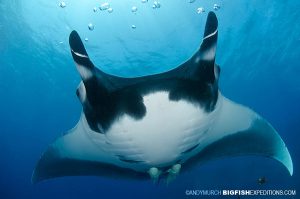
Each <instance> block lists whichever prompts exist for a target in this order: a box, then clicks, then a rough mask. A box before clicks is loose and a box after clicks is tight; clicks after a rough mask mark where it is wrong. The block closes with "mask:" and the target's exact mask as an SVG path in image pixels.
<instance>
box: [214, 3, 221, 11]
mask: <svg viewBox="0 0 300 199" xmlns="http://www.w3.org/2000/svg"><path fill="white" fill-rule="evenodd" d="M220 8H221V6H220V5H219V4H216V3H215V4H214V10H215V11H217V10H219V9H220Z"/></svg>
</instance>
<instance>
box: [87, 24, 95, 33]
mask: <svg viewBox="0 0 300 199" xmlns="http://www.w3.org/2000/svg"><path fill="white" fill-rule="evenodd" d="M88 28H89V30H90V31H92V30H94V28H95V26H94V25H93V24H92V23H89V25H88Z"/></svg>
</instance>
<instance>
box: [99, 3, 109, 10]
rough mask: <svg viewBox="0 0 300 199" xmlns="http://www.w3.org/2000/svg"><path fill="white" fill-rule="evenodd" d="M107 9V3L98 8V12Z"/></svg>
mask: <svg viewBox="0 0 300 199" xmlns="http://www.w3.org/2000/svg"><path fill="white" fill-rule="evenodd" d="M108 8H110V5H109V3H107V2H105V3H102V4H101V5H100V7H99V9H100V10H107V9H108Z"/></svg>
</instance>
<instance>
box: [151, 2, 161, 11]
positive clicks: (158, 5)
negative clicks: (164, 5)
mask: <svg viewBox="0 0 300 199" xmlns="http://www.w3.org/2000/svg"><path fill="white" fill-rule="evenodd" d="M152 8H153V9H157V8H160V2H158V1H154V2H153V6H152Z"/></svg>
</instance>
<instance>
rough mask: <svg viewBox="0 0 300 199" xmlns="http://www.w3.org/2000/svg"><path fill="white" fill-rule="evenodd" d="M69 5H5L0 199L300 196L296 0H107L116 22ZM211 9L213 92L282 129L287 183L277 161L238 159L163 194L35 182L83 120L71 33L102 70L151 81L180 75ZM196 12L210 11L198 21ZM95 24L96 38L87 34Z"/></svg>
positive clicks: (0, 56) (86, 181) (109, 182)
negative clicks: (39, 166) (46, 159)
mask: <svg viewBox="0 0 300 199" xmlns="http://www.w3.org/2000/svg"><path fill="white" fill-rule="evenodd" d="M79 2H80V3H79ZM67 3H68V4H67V7H66V8H64V9H62V8H60V7H58V2H53V1H47V0H39V1H30V0H28V1H26V2H24V1H23V2H21V1H17V0H11V1H0V13H1V15H0V38H1V40H0V110H1V115H0V158H1V160H0V198H51V199H53V198H74V199H75V198H121V197H126V198H127V197H130V198H185V197H187V196H185V190H186V189H297V191H299V190H300V184H299V181H300V174H299V170H298V168H299V151H300V147H299V133H300V122H299V119H300V105H299V102H300V78H299V77H300V64H299V58H300V23H299V21H300V12H299V9H300V3H299V1H298V0H288V1H280V0H277V1H271V0H266V1H260V0H253V1H246V0H241V1H230V0H227V1H226V0H224V1H221V0H220V1H215V2H213V1H208V0H207V1H200V0H196V1H195V2H194V3H188V1H179V0H174V1H171V0H165V1H164V0H162V1H161V4H162V7H161V8H160V9H159V10H153V9H152V8H151V6H152V1H151V0H149V2H148V3H147V4H146V5H144V4H143V5H142V4H141V2H140V1H116V0H114V1H113V0H112V1H111V5H112V6H114V12H113V13H111V14H108V13H99V12H98V13H93V12H92V8H93V5H99V2H97V1H91V2H88V3H86V2H84V1H82V2H81V1H75V0H73V1H71V0H70V1H68V2H67ZM214 3H219V4H220V5H221V9H220V10H219V11H217V12H216V13H217V15H218V18H219V26H220V28H219V44H218V53H217V62H218V64H220V66H221V69H222V70H221V80H220V89H221V91H222V93H223V94H224V95H225V96H227V97H228V98H230V99H232V100H234V101H236V102H239V103H242V104H244V105H247V106H249V107H251V108H252V109H254V110H255V111H257V112H258V113H259V114H261V115H262V116H263V117H265V118H266V119H267V120H268V121H269V122H270V123H271V124H272V125H273V126H274V127H275V128H276V129H277V131H278V132H279V133H280V135H281V136H282V138H283V140H284V141H285V142H286V144H287V146H288V148H289V151H290V153H291V156H292V158H293V162H294V175H293V176H292V177H291V176H289V174H288V172H287V170H286V169H285V168H284V167H283V166H282V165H281V164H279V163H278V162H276V161H274V160H269V159H266V158H261V157H237V158H228V159H221V160H216V161H212V162H209V163H207V164H204V165H201V166H199V167H198V168H197V169H195V170H191V171H189V172H188V173H184V174H182V175H180V176H179V177H178V179H177V180H176V181H175V182H173V183H171V184H169V185H165V184H164V183H161V184H160V185H158V186H157V185H154V184H153V183H152V182H151V181H147V182H138V181H124V180H115V179H107V178H101V177H66V178H59V179H53V180H49V181H45V182H41V183H39V184H36V185H32V184H31V181H30V179H31V174H32V171H33V169H34V167H35V164H36V162H37V160H38V159H39V157H40V155H41V154H42V152H43V151H44V150H45V149H46V147H47V145H48V144H50V143H51V142H52V141H53V140H54V139H55V138H56V137H58V136H59V135H61V134H62V133H64V132H66V131H67V130H68V129H70V128H72V127H73V126H74V125H75V124H76V122H77V120H78V118H79V115H80V111H81V106H80V103H79V102H78V100H77V98H76V96H75V89H76V87H77V85H78V83H79V81H80V79H79V76H78V74H77V72H76V69H75V67H74V64H73V61H72V59H71V55H70V53H69V50H68V44H67V39H68V34H69V33H70V31H71V30H72V29H76V30H78V31H79V33H80V34H81V35H82V37H83V38H84V37H88V38H89V41H88V42H86V46H87V49H88V51H89V52H90V55H91V57H92V58H93V60H94V61H95V63H96V64H97V66H99V67H100V68H102V69H103V70H105V71H106V72H109V73H113V74H117V75H123V76H136V75H146V74H151V73H156V72H160V71H165V70H168V69H170V68H173V67H176V65H178V64H180V63H181V62H183V61H184V60H186V59H187V58H188V57H190V56H191V55H192V54H193V52H194V51H195V50H196V48H197V47H198V46H199V44H200V41H201V39H202V32H203V27H204V22H205V18H206V15H207V12H208V11H209V10H212V6H213V4H214ZM86 4H87V5H86ZM133 5H137V6H138V8H139V10H138V12H137V14H136V15H134V14H132V13H131V6H133ZM199 6H203V7H204V8H205V9H206V12H205V13H203V14H200V15H199V14H197V13H196V9H197V7H199ZM90 21H93V23H94V24H95V30H94V31H93V32H91V31H89V30H87V24H88V23H89V22H90ZM131 24H136V26H137V28H136V29H135V30H132V29H131ZM261 176H266V178H267V183H266V184H264V185H258V184H257V179H258V178H259V177H261ZM298 195H299V194H298ZM298 197H299V196H298ZM187 198H191V196H190V197H187ZM192 198H193V197H192ZM233 198H237V197H233ZM241 198H243V197H241ZM245 198H246V197H245ZM249 198H255V197H249ZM257 198H261V197H257ZM265 198H268V197H265ZM270 198H271V197H270ZM272 198H273V197H272ZM274 198H276V197H274ZM277 198H284V197H277ZM286 198H291V197H286ZM294 198H296V197H294Z"/></svg>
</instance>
